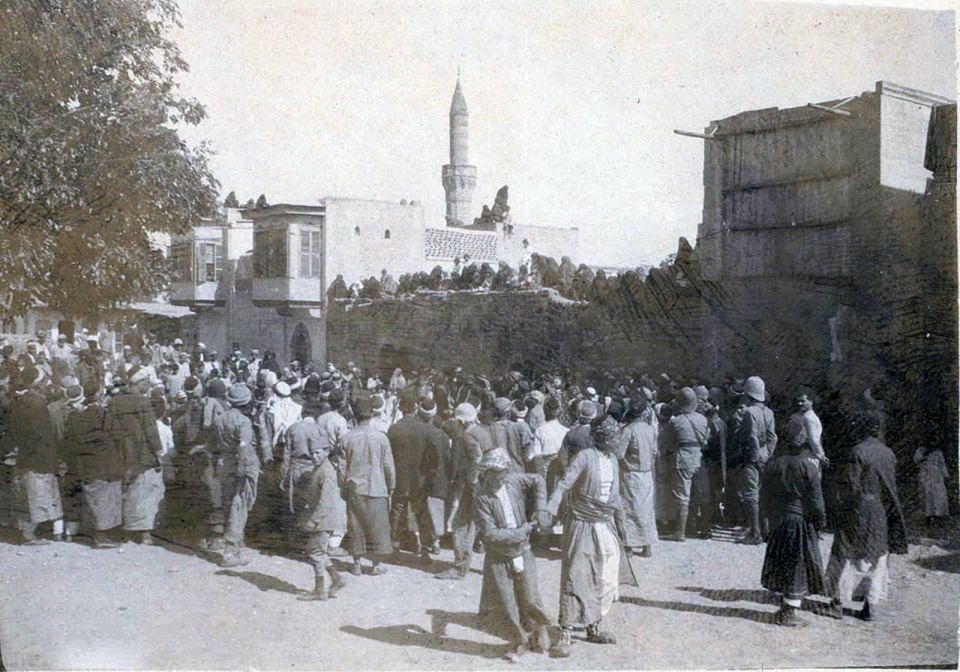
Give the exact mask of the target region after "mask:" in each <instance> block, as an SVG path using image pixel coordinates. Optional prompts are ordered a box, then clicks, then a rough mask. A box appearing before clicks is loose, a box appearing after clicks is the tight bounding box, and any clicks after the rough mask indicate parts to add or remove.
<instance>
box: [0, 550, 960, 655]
mask: <svg viewBox="0 0 960 672" xmlns="http://www.w3.org/2000/svg"><path fill="white" fill-rule="evenodd" d="M829 544H830V537H829V535H827V537H826V538H825V539H824V540H823V546H822V549H823V551H824V557H825V558H826V557H827V554H828V553H829ZM944 546H947V547H944ZM944 546H940V545H936V544H933V543H930V542H927V543H924V544H917V545H913V546H911V549H910V553H909V555H906V556H892V558H891V574H892V585H891V597H890V600H889V601H888V602H886V603H884V604H883V605H881V610H880V612H879V614H878V615H877V617H876V619H875V620H874V621H873V622H871V623H864V622H862V621H860V620H858V619H855V618H852V617H850V616H847V617H845V618H844V619H843V620H842V621H835V620H832V619H829V618H827V617H825V616H822V615H818V614H816V613H813V612H811V611H804V613H803V620H804V623H805V625H804V627H800V628H795V629H788V628H780V627H778V626H776V625H773V624H772V622H771V616H772V615H773V613H774V612H775V611H776V609H777V604H776V600H775V599H774V598H772V597H771V596H770V595H769V594H768V593H766V592H765V591H763V590H762V589H761V588H760V585H759V577H760V568H761V565H762V562H763V552H764V549H763V547H762V546H753V547H751V546H742V545H737V544H734V543H730V542H729V541H723V540H711V541H703V540H690V541H688V542H686V543H683V544H678V543H669V542H661V543H660V545H659V546H658V547H656V549H655V555H654V557H653V558H650V559H643V560H640V559H637V560H636V561H635V566H636V567H637V568H638V575H639V579H640V584H641V585H640V586H639V587H636V588H634V587H624V588H623V589H622V595H621V601H620V602H619V603H617V604H615V605H614V607H613V610H612V612H611V615H610V617H609V618H608V621H607V622H606V625H607V626H608V627H609V629H610V630H611V631H613V632H614V633H615V634H616V635H617V636H618V637H619V640H620V642H619V644H618V645H616V646H598V645H594V644H588V643H586V642H584V641H582V639H581V640H579V641H575V644H574V646H573V648H572V654H573V655H572V657H571V658H569V659H566V660H556V659H551V658H548V657H546V656H543V655H539V654H528V655H526V656H524V657H523V658H522V659H521V660H520V662H519V663H518V664H517V665H511V664H510V663H508V662H506V661H502V660H500V658H499V657H500V656H502V654H503V653H504V651H505V648H504V642H503V640H500V639H498V638H496V637H495V636H492V635H490V634H487V633H484V632H482V631H480V630H479V629H478V627H479V625H478V623H477V622H476V618H475V612H476V608H477V605H478V602H479V594H480V579H481V576H480V571H479V570H480V568H481V567H482V558H480V557H476V558H474V565H473V566H474V571H473V572H471V574H470V575H469V577H468V578H467V579H466V580H464V581H461V582H448V581H438V580H435V579H434V578H433V577H432V572H433V571H437V570H439V569H443V568H444V567H445V565H446V563H447V562H449V561H450V560H451V559H452V553H451V552H450V551H448V550H445V551H443V553H442V554H441V555H440V556H439V557H438V560H437V561H436V562H435V563H434V564H433V566H432V567H430V568H429V571H425V570H424V569H423V568H421V567H420V566H419V565H417V564H416V563H415V562H414V561H413V556H412V555H410V554H404V555H403V556H401V559H400V560H398V561H394V562H392V563H391V565H390V567H389V570H390V571H389V572H388V573H387V574H386V575H384V576H368V575H364V576H362V577H353V576H348V579H349V581H350V582H349V584H348V586H347V587H346V588H345V589H344V590H343V591H342V592H341V593H340V595H339V596H338V597H337V598H336V599H334V600H331V601H328V602H301V601H298V600H297V599H296V597H297V595H298V594H301V593H303V592H304V591H306V590H308V589H310V588H311V587H312V580H313V579H312V571H311V570H310V568H309V566H308V565H307V564H306V563H304V562H302V561H300V560H298V559H296V557H295V556H292V557H283V556H279V555H267V554H262V553H258V552H256V551H248V552H249V553H250V554H251V556H252V562H251V563H250V564H249V565H247V566H245V567H241V568H237V569H233V570H224V569H220V568H219V567H218V566H216V565H214V564H211V563H210V562H208V561H206V560H204V559H202V558H200V557H198V556H196V555H195V554H194V553H193V552H192V551H191V550H190V549H188V548H186V547H183V546H178V545H172V544H166V545H162V546H154V547H142V546H138V545H135V544H132V543H127V544H124V545H123V546H122V547H121V548H119V549H112V550H94V549H92V548H90V547H88V546H87V545H85V544H80V543H55V544H50V545H47V546H36V547H22V546H17V545H15V544H12V543H5V542H4V543H0V645H2V655H3V662H4V663H5V664H6V666H7V668H8V669H11V670H13V669H24V668H26V669H68V668H69V669H77V668H83V669H103V668H112V669H117V668H123V669H129V668H151V669H170V668H193V669H197V668H200V669H249V668H256V669H280V668H289V669H342V668H365V669H384V670H385V669H474V668H478V667H482V668H490V669H501V668H510V667H529V668H538V669H540V668H543V669H570V668H590V669H610V668H647V669H650V668H659V669H663V668H701V669H722V668H747V669H750V668H760V667H823V666H829V667H840V666H857V667H867V666H905V665H910V666H923V667H929V666H949V667H955V666H956V664H957V631H958V605H960V547H958V546H956V545H949V544H945V545H944ZM538 569H539V572H540V584H541V594H542V595H543V599H544V603H545V605H546V608H547V611H548V613H550V614H551V615H553V616H555V615H556V613H557V595H558V584H559V576H560V562H559V560H558V559H557V556H556V554H555V553H547V554H545V555H542V556H541V558H540V560H539V562H538ZM851 606H857V605H851ZM578 636H579V637H581V638H582V633H580V634H579V635H578Z"/></svg>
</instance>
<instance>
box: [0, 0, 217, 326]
mask: <svg viewBox="0 0 960 672" xmlns="http://www.w3.org/2000/svg"><path fill="white" fill-rule="evenodd" d="M178 21H179V14H178V11H177V8H176V5H175V3H174V2H173V0H137V1H136V2H131V1H129V0H9V2H6V3H4V4H3V5H2V9H0V91H2V92H3V93H2V95H0V288H3V290H2V291H4V292H5V293H4V294H3V299H4V305H3V307H2V308H0V311H4V312H6V313H7V314H8V315H22V314H23V313H25V312H26V310H27V309H28V308H29V307H30V306H32V305H36V304H37V303H44V304H46V305H48V306H50V307H51V308H54V309H56V310H60V311H62V312H64V313H65V314H67V315H70V316H91V315H95V314H97V313H99V312H100V311H102V310H104V309H107V308H110V307H113V306H117V305H122V304H124V303H127V302H130V301H133V300H136V299H140V298H142V297H144V296H150V295H153V294H156V293H157V292H158V291H160V290H162V289H163V288H164V287H165V286H166V284H167V282H168V280H169V278H170V272H171V271H172V268H170V266H169V265H168V264H166V263H165V261H164V258H163V253H162V251H161V249H160V246H159V243H158V242H152V241H157V234H177V233H184V232H186V231H188V230H189V228H190V227H191V226H192V225H193V224H194V223H195V222H196V221H197V219H198V218H199V217H201V216H205V215H209V214H211V213H212V212H214V209H215V205H216V193H217V187H218V185H217V183H216V180H215V179H214V177H213V175H212V174H211V172H210V169H209V167H208V165H207V157H208V155H209V152H208V150H207V148H206V147H205V146H200V147H199V148H197V149H191V148H189V147H187V145H186V144H185V143H184V142H183V140H181V138H180V137H179V135H178V132H177V127H178V126H180V125H183V124H189V125H195V124H197V123H199V122H200V120H201V119H203V117H204V110H203V108H202V107H201V105H200V104H199V103H197V102H196V101H195V100H192V99H188V98H185V97H183V96H182V95H181V94H180V93H179V91H178V88H177V84H176V82H175V77H176V75H177V74H178V73H180V72H183V71H185V70H186V69H187V64H186V63H185V62H184V60H183V59H182V58H181V56H180V52H179V50H178V48H177V47H176V45H175V44H174V43H173V42H172V41H170V40H169V39H168V38H167V32H168V30H169V29H170V28H171V27H172V26H174V25H178Z"/></svg>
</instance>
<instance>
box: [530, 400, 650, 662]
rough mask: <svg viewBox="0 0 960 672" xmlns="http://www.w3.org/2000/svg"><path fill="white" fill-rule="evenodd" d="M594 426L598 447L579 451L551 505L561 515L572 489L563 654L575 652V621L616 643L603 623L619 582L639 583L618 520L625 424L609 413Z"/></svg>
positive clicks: (598, 638)
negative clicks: (622, 428)
mask: <svg viewBox="0 0 960 672" xmlns="http://www.w3.org/2000/svg"><path fill="white" fill-rule="evenodd" d="M592 430H593V431H592V435H593V436H592V439H593V447H590V448H584V449H583V450H580V451H579V452H577V453H576V456H575V457H574V458H573V459H572V460H571V462H570V464H569V465H568V466H567V468H566V471H565V472H564V475H563V478H562V479H561V480H560V482H559V483H558V484H557V487H556V489H555V490H554V491H553V494H552V495H550V501H549V503H548V505H547V509H548V511H549V512H550V515H551V516H552V517H553V518H556V515H557V511H558V510H559V508H560V503H561V501H562V500H563V497H564V494H566V495H567V498H568V507H567V514H566V518H565V519H564V521H563V549H562V550H561V553H562V556H561V565H560V627H561V631H560V641H558V642H557V644H556V646H555V647H554V655H555V656H556V657H558V658H566V657H569V656H570V644H571V636H570V635H571V632H572V631H573V628H576V627H584V626H586V629H587V641H588V642H591V643H594V644H615V643H616V641H617V640H616V638H615V637H614V636H613V635H612V634H610V633H608V632H604V631H603V630H601V629H600V624H601V622H602V621H603V618H604V617H605V616H606V615H607V614H608V613H609V611H610V608H611V607H612V606H613V603H614V601H616V599H617V597H618V596H619V584H620V583H632V584H633V585H636V578H635V577H633V576H632V570H631V569H630V567H629V563H626V556H625V555H624V554H623V553H622V552H621V547H620V539H619V538H618V536H617V529H616V526H615V523H614V516H615V515H616V514H617V512H618V511H619V510H620V486H619V479H618V471H619V468H618V464H617V455H616V451H617V447H618V445H619V442H620V441H621V436H620V427H619V425H618V423H617V421H616V420H615V419H613V418H612V417H610V416H607V417H605V418H604V419H603V420H602V421H600V422H597V423H595V425H594V426H593V427H592Z"/></svg>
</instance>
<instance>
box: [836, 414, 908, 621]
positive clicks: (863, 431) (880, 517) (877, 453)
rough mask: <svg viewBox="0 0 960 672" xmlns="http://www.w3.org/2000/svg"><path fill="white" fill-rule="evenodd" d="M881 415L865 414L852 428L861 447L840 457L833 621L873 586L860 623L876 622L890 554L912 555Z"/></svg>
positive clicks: (892, 458) (893, 456) (884, 596)
mask: <svg viewBox="0 0 960 672" xmlns="http://www.w3.org/2000/svg"><path fill="white" fill-rule="evenodd" d="M880 425H881V421H880V417H879V416H878V414H877V413H876V412H869V411H865V412H861V413H859V414H857V415H856V416H855V417H854V418H853V421H852V423H851V428H852V438H853V440H854V441H857V444H856V445H855V446H854V447H853V449H852V450H851V451H850V453H849V454H848V455H846V456H843V457H840V458H839V462H840V464H838V465H837V468H838V471H839V477H838V481H839V484H838V487H837V492H838V493H839V502H837V505H838V511H837V512H836V521H837V529H836V532H835V534H834V537H833V546H832V547H831V549H830V561H829V563H828V564H827V577H826V578H827V591H828V594H829V595H830V596H831V597H832V602H831V615H833V616H834V617H837V618H840V617H842V615H843V603H844V602H849V601H850V600H851V599H852V598H853V594H854V591H855V590H856V588H857V587H858V586H859V584H860V583H861V582H862V581H864V580H866V581H867V582H868V586H867V590H866V596H865V598H864V601H863V607H862V609H861V610H860V612H859V614H858V615H859V617H860V618H861V619H863V620H865V621H869V620H871V619H872V618H873V611H872V610H873V609H874V608H875V607H876V605H877V603H878V602H881V601H883V600H885V599H886V597H887V586H888V583H889V573H888V557H889V554H890V553H897V554H905V553H906V552H907V550H908V549H907V531H906V525H905V523H904V518H903V509H902V508H901V506H900V498H899V496H898V494H897V479H896V464H897V460H896V456H895V455H894V454H893V451H892V450H890V448H888V447H887V446H886V445H885V444H884V443H883V442H882V441H881V440H880V439H879V438H878V437H877V434H878V433H879V432H880V429H881V426H880Z"/></svg>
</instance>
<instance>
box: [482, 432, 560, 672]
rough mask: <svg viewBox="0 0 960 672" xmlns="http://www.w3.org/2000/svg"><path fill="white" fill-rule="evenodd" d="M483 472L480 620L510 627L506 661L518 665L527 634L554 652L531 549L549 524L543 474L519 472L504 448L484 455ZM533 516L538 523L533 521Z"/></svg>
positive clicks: (534, 642)
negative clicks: (483, 551) (533, 536)
mask: <svg viewBox="0 0 960 672" xmlns="http://www.w3.org/2000/svg"><path fill="white" fill-rule="evenodd" d="M480 468H481V469H482V470H483V484H482V485H481V486H480V488H479V489H478V491H477V497H476V507H475V509H474V511H475V513H474V519H475V521H476V525H477V531H478V532H479V534H480V538H481V539H482V540H483V542H484V547H485V548H486V555H485V558H484V562H483V588H482V590H481V593H480V618H481V619H482V620H483V621H484V622H485V623H486V624H487V625H488V627H498V628H502V627H503V626H508V627H509V630H510V632H509V638H510V643H511V650H510V652H509V653H508V654H507V659H508V660H510V661H511V662H515V661H516V659H517V658H519V657H520V656H521V655H522V654H523V653H525V651H526V649H527V639H528V635H527V633H528V632H532V633H533V636H532V637H531V639H530V644H531V645H532V647H533V648H534V649H535V650H538V651H541V652H544V651H546V650H547V649H549V648H550V637H549V634H548V631H547V626H549V624H550V618H549V617H548V616H547V615H546V613H545V612H544V609H543V601H542V600H541V599H540V586H539V585H538V582H537V563H536V557H535V556H534V554H533V550H532V549H531V547H530V534H531V532H532V531H533V529H534V528H535V527H536V526H538V525H539V526H540V527H542V528H546V527H548V526H549V524H550V520H549V517H550V515H549V513H547V510H546V508H547V499H546V485H545V484H544V481H543V477H541V476H540V475H538V474H522V473H517V472H516V471H515V470H514V469H513V467H512V465H511V460H510V458H509V457H508V456H507V454H506V453H505V452H504V451H503V450H502V449H499V448H498V449H495V450H491V451H489V452H488V453H487V454H486V455H484V456H483V460H482V461H481V462H480ZM531 504H532V506H531ZM531 508H532V510H531ZM534 516H536V521H534V520H531V519H532V518H533V517H534Z"/></svg>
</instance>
